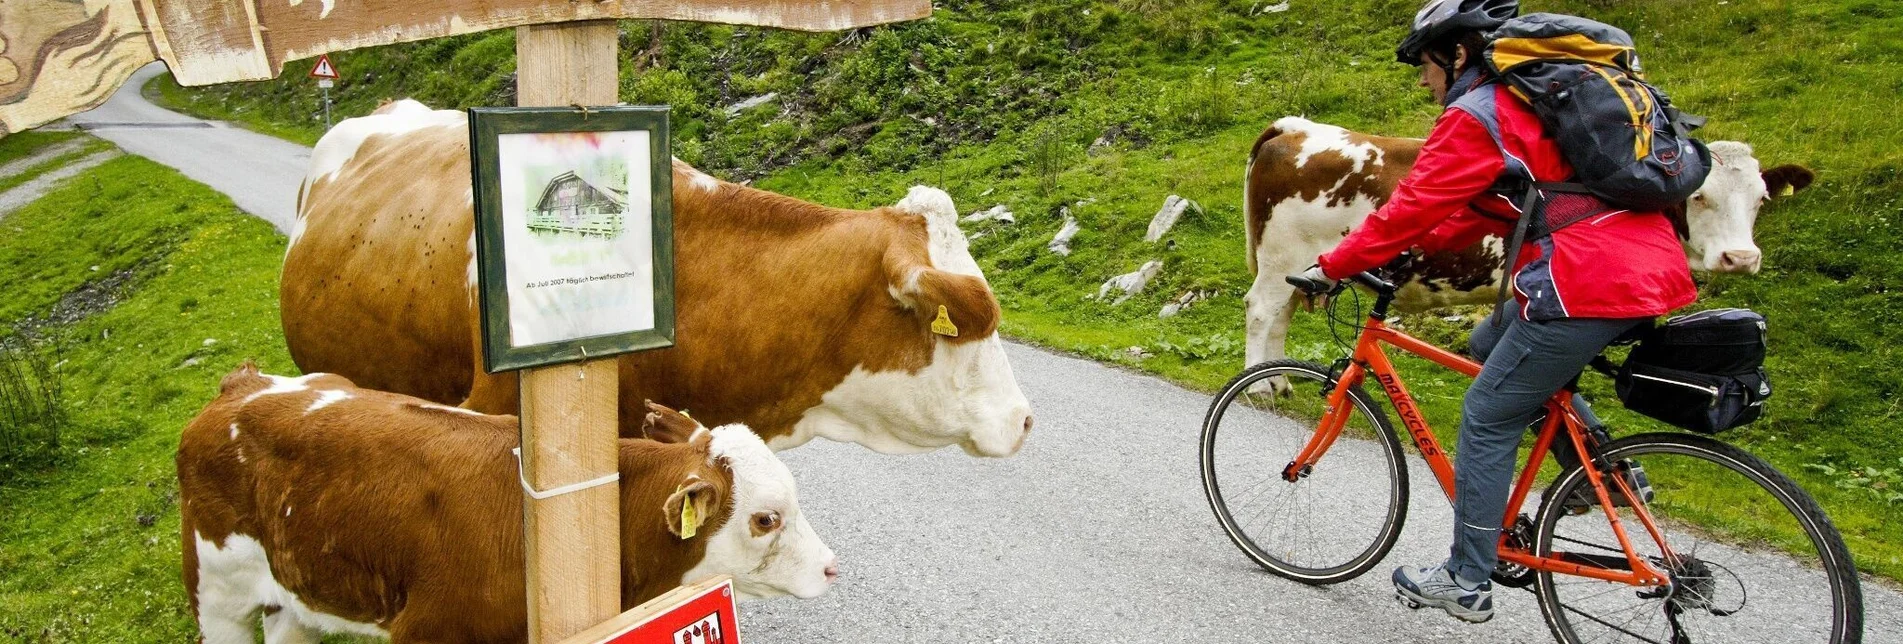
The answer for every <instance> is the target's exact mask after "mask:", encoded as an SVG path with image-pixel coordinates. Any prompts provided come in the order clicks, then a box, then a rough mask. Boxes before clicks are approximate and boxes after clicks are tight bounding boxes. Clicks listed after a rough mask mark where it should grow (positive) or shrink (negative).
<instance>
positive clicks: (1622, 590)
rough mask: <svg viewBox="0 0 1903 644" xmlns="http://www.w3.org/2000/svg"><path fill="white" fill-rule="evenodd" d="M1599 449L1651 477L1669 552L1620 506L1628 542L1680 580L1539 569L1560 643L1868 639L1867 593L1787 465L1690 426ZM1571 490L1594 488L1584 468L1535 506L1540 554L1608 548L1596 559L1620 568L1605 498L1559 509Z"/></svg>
mask: <svg viewBox="0 0 1903 644" xmlns="http://www.w3.org/2000/svg"><path fill="white" fill-rule="evenodd" d="M1604 453H1605V458H1606V459H1607V461H1608V462H1618V461H1622V460H1626V459H1630V460H1631V461H1633V462H1636V463H1638V464H1639V466H1640V467H1642V468H1643V470H1644V472H1645V475H1646V477H1647V478H1648V479H1649V481H1650V484H1651V487H1652V490H1653V497H1652V499H1651V501H1649V502H1648V503H1647V504H1646V510H1647V511H1648V512H1649V513H1650V514H1651V515H1652V517H1653V521H1654V523H1655V525H1657V526H1658V527H1659V528H1660V529H1661V531H1662V532H1663V533H1664V535H1665V541H1666V542H1667V544H1669V546H1670V548H1671V550H1672V552H1673V553H1674V554H1675V555H1676V558H1675V560H1671V561H1668V560H1666V559H1665V558H1663V557H1661V556H1660V550H1661V549H1660V548H1659V545H1658V542H1657V540H1655V539H1653V538H1652V536H1651V535H1650V533H1648V532H1647V531H1646V529H1645V526H1644V525H1643V524H1641V522H1640V521H1639V520H1638V518H1637V515H1636V514H1635V513H1634V511H1633V510H1632V509H1631V508H1630V507H1619V508H1617V514H1618V517H1619V520H1620V522H1621V525H1623V526H1624V529H1625V531H1626V535H1627V537H1628V538H1630V539H1631V540H1632V542H1633V548H1634V549H1635V550H1636V551H1638V553H1639V554H1640V555H1641V556H1643V557H1645V558H1646V560H1647V561H1649V562H1652V565H1653V566H1654V567H1656V568H1658V569H1660V570H1662V571H1666V572H1668V573H1669V574H1670V575H1671V577H1672V578H1673V583H1672V585H1671V586H1670V587H1669V588H1666V589H1648V588H1640V587H1635V586H1629V585H1626V584H1622V583H1615V582H1603V581H1597V580H1592V579H1588V578H1585V577H1579V576H1571V575H1563V574H1554V573H1550V572H1544V571H1542V572H1540V573H1539V575H1538V580H1539V602H1540V610H1541V612H1542V613H1544V614H1545V616H1546V622H1547V626H1549V627H1550V628H1551V629H1552V631H1553V635H1554V637H1555V638H1557V639H1558V640H1559V641H1562V642H1578V643H1598V642H1662V643H1670V642H1792V643H1802V642H1831V643H1838V644H1854V643H1856V642H1860V641H1861V640H1862V633H1863V607H1862V592H1861V589H1860V587H1859V585H1858V581H1857V576H1856V572H1855V569H1854V568H1853V567H1852V564H1851V562H1850V557H1849V554H1848V551H1847V550H1846V549H1845V547H1844V545H1843V539H1842V537H1840V536H1839V535H1838V533H1837V529H1836V527H1835V526H1833V525H1831V523H1830V520H1829V518H1827V517H1825V516H1824V513H1823V510H1821V509H1820V508H1818V506H1817V502H1816V501H1814V500H1812V499H1811V498H1810V495H1808V494H1806V493H1805V492H1804V491H1803V490H1802V489H1800V488H1798V487H1797V485H1796V484H1794V483H1792V482H1791V481H1790V479H1789V478H1787V477H1785V476H1784V474H1783V473H1781V472H1778V471H1777V470H1776V469H1775V468H1772V467H1771V466H1770V465H1769V464H1767V463H1765V462H1764V461H1763V460H1761V459H1758V458H1757V457H1755V456H1752V455H1751V454H1749V453H1747V452H1745V451H1743V450H1740V449H1738V448H1736V447H1732V446H1730V445H1727V444H1725V443H1722V442H1719V441H1716V440H1712V439H1709V438H1704V437H1700V436H1692V435H1688V434H1644V435H1639V436H1632V437H1628V438H1625V439H1621V440H1618V441H1614V442H1613V443H1611V444H1609V445H1607V446H1606V448H1605V450H1604ZM1611 485H1612V484H1611V483H1610V482H1608V486H1609V489H1611V488H1610V486H1611ZM1575 490H1583V491H1585V493H1586V494H1588V495H1590V494H1591V486H1590V484H1589V483H1587V481H1586V477H1585V476H1584V472H1583V471H1582V470H1579V469H1573V470H1570V471H1568V472H1565V473H1563V474H1561V475H1560V478H1559V480H1558V481H1557V482H1556V483H1555V484H1554V486H1553V491H1554V493H1553V494H1552V495H1550V496H1549V498H1548V500H1547V501H1546V503H1545V504H1544V505H1543V506H1542V507H1541V508H1540V517H1539V522H1538V523H1539V533H1538V535H1537V537H1536V543H1537V546H1538V552H1539V553H1540V554H1542V555H1550V554H1551V553H1552V552H1554V551H1556V550H1558V551H1564V552H1568V553H1579V554H1585V555H1594V556H1599V557H1609V559H1602V560H1601V561H1604V562H1606V563H1607V564H1608V567H1617V566H1613V565H1612V564H1613V563H1614V562H1620V563H1621V564H1622V562H1623V560H1624V554H1623V553H1622V551H1621V550H1620V548H1619V545H1618V542H1617V541H1616V539H1614V537H1613V536H1612V535H1613V533H1612V529H1611V526H1610V524H1609V523H1608V521H1607V520H1606V515H1605V512H1604V511H1603V510H1602V509H1600V508H1599V506H1598V504H1597V503H1594V504H1593V505H1592V507H1591V509H1590V511H1587V512H1585V513H1584V514H1578V515H1572V514H1569V513H1568V512H1567V511H1566V509H1565V508H1564V507H1563V506H1564V503H1563V502H1562V501H1561V499H1565V498H1566V497H1567V496H1568V495H1570V494H1572V493H1573V491H1575ZM1613 496H1615V497H1617V496H1620V495H1618V494H1617V493H1613ZM1615 505H1622V504H1620V503H1618V502H1615Z"/></svg>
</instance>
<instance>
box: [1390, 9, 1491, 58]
mask: <svg viewBox="0 0 1903 644" xmlns="http://www.w3.org/2000/svg"><path fill="white" fill-rule="evenodd" d="M1518 15H1520V1H1519V0H1428V2H1427V5H1426V6H1424V7H1421V10H1420V12H1419V13H1416V14H1414V24H1413V26H1411V27H1410V28H1409V29H1408V32H1407V38H1405V39H1402V40H1401V46H1400V47H1396V48H1395V49H1394V58H1395V60H1399V61H1401V62H1404V63H1407V64H1409V65H1419V64H1421V52H1422V51H1425V50H1426V49H1427V48H1428V47H1429V46H1431V45H1433V44H1434V43H1435V42H1437V41H1439V40H1440V39H1442V38H1445V37H1447V36H1450V35H1453V34H1456V33H1460V32H1463V31H1492V30H1493V29H1494V28H1495V27H1499V26H1500V25H1501V24H1503V23H1505V22H1506V21H1508V20H1510V19H1512V18H1513V17H1514V16H1518Z"/></svg>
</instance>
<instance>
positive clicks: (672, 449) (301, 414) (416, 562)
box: [178, 364, 838, 644]
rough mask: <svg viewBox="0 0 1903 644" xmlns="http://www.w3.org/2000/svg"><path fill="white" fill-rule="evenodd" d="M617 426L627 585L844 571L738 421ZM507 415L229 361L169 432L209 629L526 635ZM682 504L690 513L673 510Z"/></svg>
mask: <svg viewBox="0 0 1903 644" xmlns="http://www.w3.org/2000/svg"><path fill="white" fill-rule="evenodd" d="M650 410H651V412H650V413H649V414H648V415H647V422H646V424H645V427H644V429H645V430H646V433H647V435H648V436H650V437H651V438H647V439H621V441H620V455H619V457H620V464H619V469H620V473H621V477H622V478H621V487H620V491H621V509H620V512H621V576H622V579H621V604H622V607H623V608H624V609H625V608H631V607H633V606H635V605H637V604H639V603H640V602H643V601H646V600H648V599H651V598H653V597H655V596H657V595H660V594H661V593H663V592H666V591H667V590H668V589H670V588H673V587H675V586H677V585H680V584H682V583H685V582H690V581H694V580H697V579H701V578H705V577H710V576H713V575H719V574H728V575H733V576H734V589H735V590H736V591H737V592H738V593H739V596H740V597H741V598H753V597H765V596H774V595H795V596H799V597H814V596H817V595H819V594H820V593H823V592H825V591H826V589H827V588H828V587H829V586H830V585H831V584H832V582H833V580H834V578H835V577H836V576H837V574H838V569H837V567H836V565H835V558H834V556H833V553H832V551H831V550H830V549H829V548H827V547H826V545H825V544H824V543H822V542H821V541H820V539H819V537H817V536H816V535H814V534H813V530H812V527H811V526H809V525H808V524H807V522H806V518H805V517H804V516H802V515H801V514H800V510H799V503H798V500H797V498H796V496H795V494H794V489H793V478H792V475H791V474H790V473H789V472H788V471H787V469H786V466H785V465H783V464H781V463H780V461H779V459H778V458H777V457H775V456H774V454H773V452H772V451H771V450H769V449H767V446H766V444H765V443H763V442H762V441H761V440H760V439H759V438H758V437H757V436H755V435H754V434H753V432H752V431H751V430H749V429H748V428H746V427H745V426H741V425H727V426H722V427H718V428H715V429H712V430H709V429H707V428H705V427H702V426H700V425H699V424H698V423H696V422H694V421H692V420H689V419H687V418H686V417H684V416H681V415H680V414H678V413H675V412H674V411H672V410H669V409H666V408H664V407H660V406H658V405H650ZM517 444H518V439H517V427H516V418H515V417H514V416H489V415H484V414H479V413H475V412H471V411H468V410H464V409H459V408H454V407H446V406H442V405H438V404H433V403H429V402H427V401H423V400H420V399H416V398H411V397H408V396H402V395H397V394H390V393H383V392H377V391H371V390H367V389H362V388H359V387H357V386H356V385H354V384H352V383H351V382H350V381H349V380H347V379H344V378H342V377H340V376H334V375H329V374H311V375H307V376H303V377H299V378H284V377H279V376H270V375H261V374H259V373H258V371H257V369H256V368H255V367H253V366H251V365H249V364H247V365H245V366H243V367H240V368H239V369H238V370H237V371H234V372H232V373H231V374H230V375H227V376H225V378H224V381H223V383H222V384H221V388H220V392H219V394H218V397H217V398H216V399H215V400H213V401H212V402H211V404H210V405H208V406H207V407H206V408H205V409H204V410H203V411H201V412H200V413H199V414H198V416H197V417H196V418H194V419H193V420H192V422H191V423H190V424H189V425H187V426H186V428H185V431H184V434H183V435H182V436H181V437H180V440H179V449H178V478H179V495H180V505H179V507H180V513H181V515H182V519H183V521H182V532H183V535H182V540H183V549H184V577H185V588H186V592H187V593H188V594H189V595H190V598H191V606H192V610H193V613H194V615H195V616H196V617H197V620H198V625H199V629H200V631H201V633H202V635H203V640H204V641H206V642H212V643H214V644H222V643H226V642H250V641H252V633H253V632H254V630H255V628H256V625H257V621H256V620H257V617H258V615H259V613H260V612H262V613H263V615H264V630H265V640H266V641H267V642H316V641H317V640H318V638H319V637H320V636H321V634H323V633H356V634H362V635H375V636H384V637H389V638H390V639H392V640H394V641H396V642H412V641H429V642H520V641H523V640H524V639H526V637H527V626H528V622H527V615H526V610H527V609H526V606H527V600H526V597H525V595H524V592H525V591H524V584H525V581H524V576H523V553H522V501H521V499H522V491H521V489H520V483H519V481H518V478H517V472H516V461H515V457H514V456H513V455H512V454H511V450H512V449H514V448H515V447H516V446H517ZM688 509H691V510H692V512H691V513H690V512H686V510H688Z"/></svg>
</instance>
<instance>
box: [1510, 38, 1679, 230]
mask: <svg viewBox="0 0 1903 644" xmlns="http://www.w3.org/2000/svg"><path fill="white" fill-rule="evenodd" d="M1488 38H1489V41H1490V44H1489V45H1488V47H1487V51H1486V54H1485V55H1484V56H1483V58H1484V59H1485V60H1486V64H1487V66H1488V68H1489V69H1491V70H1492V71H1493V73H1494V74H1496V75H1498V76H1499V77H1500V78H1501V79H1502V80H1503V81H1504V82H1505V83H1506V84H1507V86H1508V88H1509V89H1510V90H1511V91H1512V92H1513V93H1514V94H1515V95H1517V96H1519V97H1520V98H1521V99H1522V100H1525V101H1526V102H1527V103H1528V104H1529V105H1531V106H1532V108H1533V112H1534V113H1535V114H1538V115H1539V118H1540V123H1541V124H1542V125H1544V126H1545V127H1546V131H1547V133H1548V134H1549V135H1550V136H1552V137H1553V138H1554V140H1555V141H1556V142H1558V143H1559V148H1560V153H1561V154H1562V155H1564V156H1565V157H1566V161H1567V162H1568V163H1570V164H1572V166H1573V170H1574V172H1575V173H1577V176H1576V177H1575V178H1574V181H1575V182H1577V183H1578V184H1580V185H1581V186H1582V187H1583V188H1584V189H1585V190H1586V191H1590V192H1591V193H1592V194H1594V195H1597V196H1599V197H1600V198H1603V199H1605V200H1606V201H1607V202H1609V203H1612V204H1617V205H1619V206H1624V207H1629V208H1633V209H1637V210H1658V209H1661V208H1665V207H1668V206H1671V205H1673V204H1677V203H1680V202H1683V201H1684V200H1685V198H1686V197H1689V196H1691V194H1692V193H1694V192H1697V191H1698V188H1699V187H1701V186H1703V185H1704V183H1705V175H1707V174H1709V173H1710V172H1711V151H1710V150H1707V149H1706V148H1705V144H1704V143H1702V142H1700V141H1699V140H1698V139H1694V138H1691V137H1690V136H1687V134H1686V133H1687V132H1690V131H1691V130H1693V129H1696V128H1697V127H1699V126H1700V125H1703V124H1704V119H1701V118H1698V117H1694V116H1690V115H1686V114H1682V113H1680V112H1679V111H1678V110H1677V109H1675V108H1673V107H1672V101H1671V99H1670V98H1668V97H1667V96H1666V95H1665V93H1664V92H1661V91H1659V89H1658V88H1657V87H1653V86H1652V85H1651V84H1649V83H1647V82H1645V72H1644V69H1643V68H1642V67H1641V66H1640V65H1639V57H1638V54H1637V53H1635V52H1634V51H1633V44H1632V37H1631V36H1629V35H1627V34H1626V32H1624V31H1621V30H1620V29H1619V28H1617V27H1613V26H1611V25H1608V24H1605V23H1601V22H1596V21H1592V20H1587V19H1585V18H1579V17H1575V16H1566V15H1560V14H1552V13H1535V14H1528V15H1525V16H1520V17H1518V18H1514V19H1512V20H1509V21H1507V22H1506V23H1505V24H1503V25H1500V27H1499V28H1498V29H1495V30H1494V31H1493V32H1492V33H1491V34H1489V36H1488Z"/></svg>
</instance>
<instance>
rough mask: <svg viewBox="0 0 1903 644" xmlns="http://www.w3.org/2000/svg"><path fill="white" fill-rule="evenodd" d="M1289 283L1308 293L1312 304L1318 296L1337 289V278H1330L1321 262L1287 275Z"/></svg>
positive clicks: (1305, 293)
mask: <svg viewBox="0 0 1903 644" xmlns="http://www.w3.org/2000/svg"><path fill="white" fill-rule="evenodd" d="M1287 280H1288V283H1289V284H1290V285H1292V286H1294V287H1295V288H1297V289H1299V290H1301V291H1302V294H1303V295H1307V296H1308V297H1309V300H1310V302H1311V304H1312V303H1313V301H1314V298H1315V297H1316V296H1320V295H1327V294H1329V293H1330V292H1332V291H1334V290H1335V287H1336V283H1335V280H1332V279H1328V275H1327V274H1325V273H1323V272H1322V267H1321V265H1320V264H1316V265H1313V266H1309V267H1308V270H1305V271H1302V272H1301V273H1300V274H1297V275H1290V276H1288V277H1287Z"/></svg>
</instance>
